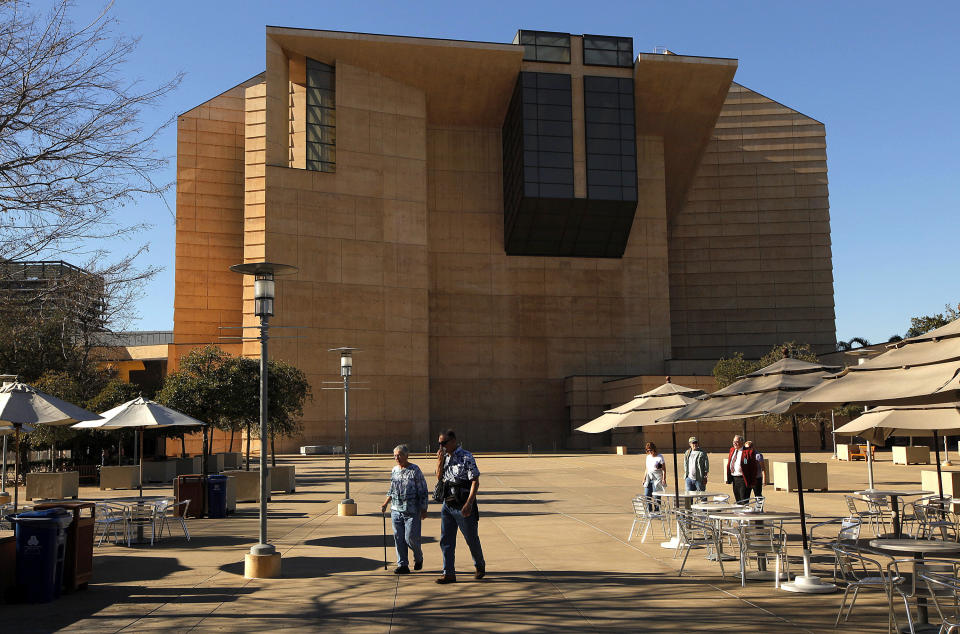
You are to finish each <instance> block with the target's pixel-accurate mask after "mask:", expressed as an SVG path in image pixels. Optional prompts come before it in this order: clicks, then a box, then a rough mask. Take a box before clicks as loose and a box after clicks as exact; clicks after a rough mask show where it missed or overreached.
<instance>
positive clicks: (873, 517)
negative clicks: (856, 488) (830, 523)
mask: <svg viewBox="0 0 960 634" xmlns="http://www.w3.org/2000/svg"><path fill="white" fill-rule="evenodd" d="M843 499H844V500H845V501H846V502H847V511H848V512H849V514H850V517H856V518H858V519H859V520H860V521H861V522H867V523H868V524H869V525H870V530H871V531H872V532H873V534H874V535H877V536H879V535H880V533H879V532H878V529H877V515H878V513H877V512H876V511H873V510H870V508H869V506H867V508H860V507H859V506H858V505H859V504H863V505H865V506H866V505H867V500H865V499H864V498H861V497H857V496H855V495H845V496H843Z"/></svg>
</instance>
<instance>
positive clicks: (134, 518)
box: [127, 504, 157, 546]
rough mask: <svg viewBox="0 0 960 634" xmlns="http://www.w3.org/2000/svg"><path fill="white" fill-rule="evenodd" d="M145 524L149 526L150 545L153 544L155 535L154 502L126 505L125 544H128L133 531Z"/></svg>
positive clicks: (155, 516)
mask: <svg viewBox="0 0 960 634" xmlns="http://www.w3.org/2000/svg"><path fill="white" fill-rule="evenodd" d="M147 526H149V527H150V545H151V546H153V542H154V541H155V539H156V537H157V505H156V504H132V505H130V506H129V507H127V546H129V545H130V542H131V535H132V533H133V531H134V530H142V529H144V528H146V527H147Z"/></svg>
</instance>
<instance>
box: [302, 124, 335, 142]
mask: <svg viewBox="0 0 960 634" xmlns="http://www.w3.org/2000/svg"><path fill="white" fill-rule="evenodd" d="M336 140H337V129H336V128H334V127H333V126H328V125H308V126H307V142H309V143H331V144H332V143H335V142H336Z"/></svg>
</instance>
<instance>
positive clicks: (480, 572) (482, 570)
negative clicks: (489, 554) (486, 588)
mask: <svg viewBox="0 0 960 634" xmlns="http://www.w3.org/2000/svg"><path fill="white" fill-rule="evenodd" d="M476 568H477V571H476V572H475V573H473V578H474V579H483V575H485V574H487V566H486V564H483V565H480V566H477V567H476Z"/></svg>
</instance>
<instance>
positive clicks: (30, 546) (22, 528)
mask: <svg viewBox="0 0 960 634" xmlns="http://www.w3.org/2000/svg"><path fill="white" fill-rule="evenodd" d="M11 520H12V521H13V524H14V527H15V528H14V530H15V531H16V539H17V587H18V589H19V591H20V594H21V598H22V599H23V600H24V601H26V602H27V603H46V602H48V601H53V600H54V599H56V598H57V597H59V596H60V588H61V586H62V585H63V557H64V554H65V551H66V546H67V531H66V528H67V526H69V525H70V522H72V521H73V515H72V514H71V513H70V511H67V510H65V509H62V508H59V507H58V508H51V509H46V510H44V511H29V512H26V513H20V514H19V515H14V516H12V517H11Z"/></svg>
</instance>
